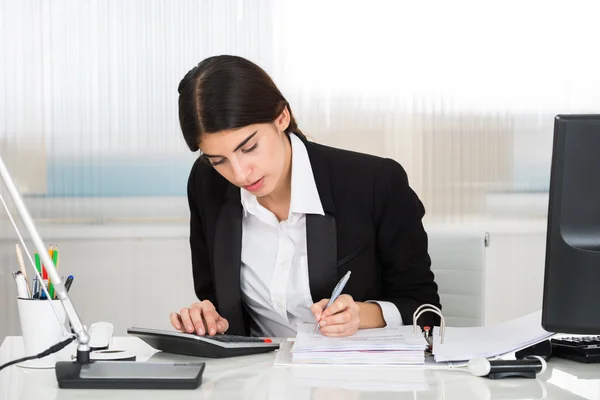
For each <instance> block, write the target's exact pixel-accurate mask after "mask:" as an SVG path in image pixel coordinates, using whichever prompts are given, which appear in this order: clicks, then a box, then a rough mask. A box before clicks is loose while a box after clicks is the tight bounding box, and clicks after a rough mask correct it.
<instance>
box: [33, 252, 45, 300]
mask: <svg viewBox="0 0 600 400" xmlns="http://www.w3.org/2000/svg"><path fill="white" fill-rule="evenodd" d="M35 269H37V272H38V274H39V275H40V278H39V280H40V284H42V282H43V281H42V278H43V277H42V263H41V262H40V255H39V254H38V253H35ZM40 293H41V291H40ZM40 293H34V298H38V299H39V298H40V296H41V294H40Z"/></svg>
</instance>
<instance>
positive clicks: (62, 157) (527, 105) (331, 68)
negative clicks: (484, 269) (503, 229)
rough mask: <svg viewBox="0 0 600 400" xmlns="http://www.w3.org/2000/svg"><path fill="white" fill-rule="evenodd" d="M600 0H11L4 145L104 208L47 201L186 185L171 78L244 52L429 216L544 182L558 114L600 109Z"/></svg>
mask: <svg viewBox="0 0 600 400" xmlns="http://www.w3.org/2000/svg"><path fill="white" fill-rule="evenodd" d="M593 4H594V2H591V1H590V2H576V1H575V2H573V1H569V2H567V1H563V2H547V1H530V2H500V1H497V2H491V3H490V2H479V1H458V2H442V1H439V2H438V1H434V2H414V1H377V0H375V1H368V2H367V1H358V2H353V1H339V0H336V1H317V0H302V1H300V0H297V1H296V0H294V1H268V0H260V1H243V0H237V1H234V0H213V1H207V0H200V1H196V0H187V1H176V0H162V1H160V0H127V1H117V0H112V1H100V0H89V1H80V0H53V1H34V0H5V1H3V2H1V3H0V56H1V62H0V151H1V154H2V156H3V157H6V159H7V163H8V164H9V166H10V168H11V170H12V171H13V172H14V173H15V175H16V176H17V178H18V181H19V184H20V187H21V189H22V190H23V191H24V192H25V193H28V194H45V195H47V196H49V197H50V198H56V199H62V198H64V197H65V196H68V197H72V198H74V199H76V200H71V201H74V202H75V204H77V202H78V201H84V200H82V199H92V200H93V201H94V202H96V203H94V204H96V205H97V206H98V207H91V208H90V207H87V208H86V207H84V208H79V209H78V208H77V207H75V206H74V207H71V206H70V207H68V208H67V209H65V210H64V211H61V212H58V211H56V210H57V208H47V209H45V210H43V212H42V214H44V213H45V214H47V216H48V217H53V216H54V217H60V218H62V217H64V218H68V217H74V218H75V217H85V216H86V215H87V213H90V212H92V211H90V210H93V209H95V208H96V209H101V208H102V207H101V206H102V205H103V204H108V202H109V199H110V198H113V199H114V198H115V197H131V198H135V197H139V196H144V197H150V198H153V199H157V198H159V197H176V198H179V197H181V196H184V195H185V181H186V179H187V172H188V170H189V166H190V165H191V163H192V162H193V159H194V157H195V155H194V154H192V153H190V152H189V151H188V150H187V148H186V146H185V143H184V141H183V139H182V137H181V133H180V131H179V125H178V119H177V84H178V82H179V80H180V79H181V78H182V77H183V75H184V74H185V72H187V71H188V70H189V69H190V68H191V67H193V66H194V65H195V64H196V63H197V62H199V61H200V60H201V59H203V58H205V57H207V56H210V55H215V54H223V53H230V54H237V55H241V56H245V57H248V58H250V59H252V60H253V61H255V62H257V63H259V64H260V65H261V66H263V67H264V68H265V69H266V70H267V71H268V72H269V73H270V74H271V75H272V76H273V78H274V79H275V81H276V83H277V84H278V85H279V86H280V88H281V89H282V91H283V92H284V94H285V95H286V97H288V100H290V102H291V104H292V107H293V110H294V113H295V114H296V116H297V118H298V120H299V124H300V127H301V128H302V129H303V131H304V132H305V133H306V134H308V135H309V136H310V137H312V138H313V139H314V140H316V141H319V142H323V143H327V144H331V145H335V146H340V147H345V148H351V149H354V150H359V151H364V152H369V153H374V154H378V155H382V156H388V157H392V158H395V159H397V160H398V161H400V162H401V163H402V164H403V165H404V166H405V167H406V169H407V170H408V172H409V176H410V178H411V183H412V184H413V187H414V188H415V190H416V191H417V192H418V194H419V195H420V196H421V197H422V199H423V200H424V202H425V204H426V207H427V209H428V215H430V216H434V217H439V218H441V219H445V220H462V219H464V218H469V217H470V216H473V215H479V214H480V213H482V212H485V204H486V196H487V195H488V194H489V193H490V192H502V191H541V192H543V191H544V190H546V189H547V179H548V177H549V160H550V144H551V134H552V117H553V115H554V114H555V113H565V112H591V111H595V110H597V108H596V106H597V104H600V90H598V88H599V87H600V76H599V75H598V74H597V71H598V70H600V60H599V56H598V55H597V54H598V53H597V52H595V51H593V49H595V48H596V47H597V43H596V41H597V38H598V37H600V32H599V30H600V28H599V26H600V25H598V24H597V23H596V22H595V21H594V15H597V13H595V12H594V11H595V10H594V6H593ZM575 16H576V17H575ZM49 201H50V200H49ZM110 201H113V200H110ZM152 201H158V200H150V201H149V202H148V203H147V204H149V205H150V207H152V205H153V204H154V205H157V204H158V203H153V202H152ZM69 204H70V203H69ZM111 204H112V203H111ZM161 204H162V203H161ZM110 208H111V207H108V208H107V211H102V213H105V212H106V213H108V214H110V210H109V209H110ZM165 209H166V210H169V209H170V207H166V208H165ZM78 210H79V211H78ZM127 212H128V211H127V210H125V211H124V209H123V208H122V207H121V208H120V210H119V217H125V216H126V215H128V214H127ZM135 212H136V210H132V211H131V214H132V215H134V214H135ZM168 212H169V211H165V213H166V214H165V215H168ZM186 212H187V210H185V209H184V210H182V212H181V213H179V211H173V213H174V214H173V215H175V216H185V213H186ZM53 213H55V214H56V213H58V214H57V215H53ZM136 215H137V214H136ZM104 217H107V218H110V217H111V216H110V215H106V216H104Z"/></svg>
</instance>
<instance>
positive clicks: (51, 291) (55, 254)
mask: <svg viewBox="0 0 600 400" xmlns="http://www.w3.org/2000/svg"><path fill="white" fill-rule="evenodd" d="M57 247H58V246H57ZM52 262H53V263H54V268H55V269H56V270H58V248H56V249H54V251H53V252H52ZM49 282H50V284H49V285H48V286H49V288H48V294H49V295H50V298H51V299H52V300H54V285H53V284H52V281H51V280H49Z"/></svg>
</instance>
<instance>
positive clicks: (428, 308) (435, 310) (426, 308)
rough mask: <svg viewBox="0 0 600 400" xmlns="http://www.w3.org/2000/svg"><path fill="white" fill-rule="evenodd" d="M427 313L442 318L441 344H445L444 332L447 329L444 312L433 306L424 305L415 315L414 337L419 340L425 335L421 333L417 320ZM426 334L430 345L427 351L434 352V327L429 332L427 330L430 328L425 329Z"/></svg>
mask: <svg viewBox="0 0 600 400" xmlns="http://www.w3.org/2000/svg"><path fill="white" fill-rule="evenodd" d="M426 312H432V313H435V314H437V315H439V317H440V329H439V331H440V344H443V343H444V331H445V328H446V320H445V319H444V316H443V315H442V310H440V309H439V308H438V307H436V306H434V305H432V304H423V305H421V306H419V307H418V308H417V309H416V310H415V312H414V313H413V337H414V338H417V337H418V336H417V335H423V333H422V332H420V331H421V329H418V324H417V320H418V319H419V317H420V316H421V315H423V314H424V313H426ZM425 328H426V329H425V333H426V334H427V335H426V336H425V339H426V340H427V343H428V349H427V351H428V352H429V353H432V352H433V337H434V335H433V334H434V332H433V327H431V328H430V330H428V329H427V328H429V327H428V326H426V327H425ZM429 332H431V334H429Z"/></svg>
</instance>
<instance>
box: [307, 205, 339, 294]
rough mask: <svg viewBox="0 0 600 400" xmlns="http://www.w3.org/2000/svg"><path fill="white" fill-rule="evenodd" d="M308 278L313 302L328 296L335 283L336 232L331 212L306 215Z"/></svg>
mask: <svg viewBox="0 0 600 400" xmlns="http://www.w3.org/2000/svg"><path fill="white" fill-rule="evenodd" d="M306 250H307V253H308V280H309V283H310V294H311V296H312V299H313V302H315V303H316V302H318V301H320V300H321V299H325V298H329V297H330V296H331V291H332V290H333V288H334V287H335V285H336V284H337V279H338V277H337V234H336V229H335V218H334V217H333V216H332V215H331V214H325V215H319V214H308V215H307V216H306Z"/></svg>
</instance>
